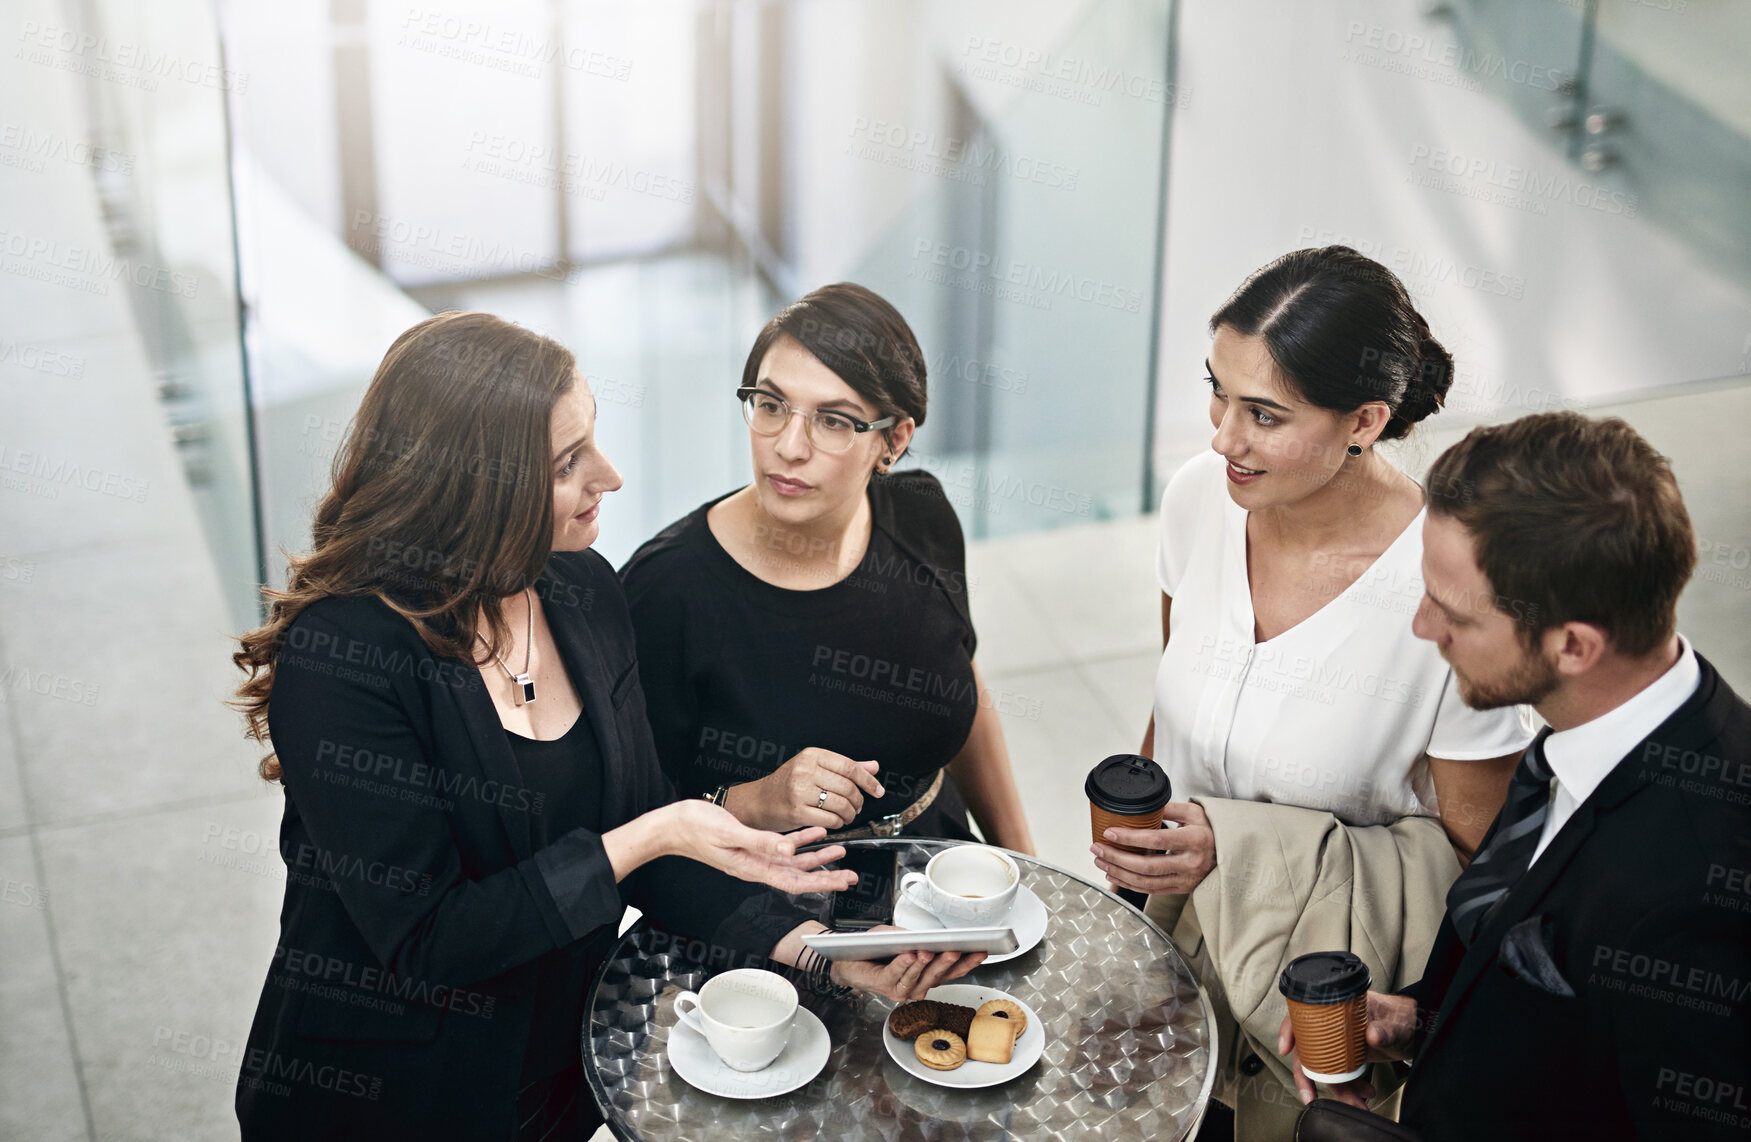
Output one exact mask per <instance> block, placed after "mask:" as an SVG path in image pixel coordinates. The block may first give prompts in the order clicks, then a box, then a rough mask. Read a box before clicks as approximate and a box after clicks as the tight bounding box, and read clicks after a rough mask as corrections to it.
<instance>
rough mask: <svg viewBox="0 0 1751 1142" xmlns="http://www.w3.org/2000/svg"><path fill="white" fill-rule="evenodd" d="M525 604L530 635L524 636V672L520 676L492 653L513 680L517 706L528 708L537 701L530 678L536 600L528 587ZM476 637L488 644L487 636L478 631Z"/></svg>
mask: <svg viewBox="0 0 1751 1142" xmlns="http://www.w3.org/2000/svg"><path fill="white" fill-rule="evenodd" d="M523 602H524V603H525V604H527V606H528V608H529V623H528V633H527V634H526V635H525V636H524V642H523V672H522V673H521V674H518V673H517V672H515V671H513V670H512V669H511V668H510V667H509V666H506V665H505V660H504V657H503V656H502V655H500V654H499V652H498V651H496V650H493V651H492V656H493V659H494V660H495V661H497V662H498V664H499V669H501V670H503V671H504V672H505V675H506V677H508V678H510V680H511V686H512V688H513V693H512V695H511V696H512V697H513V698H514V699H516V702H517V705H519V706H527V705H528V704H529V703H531V702H533V701H534V700H535V683H534V682H533V681H531V680H530V678H529V663H530V662H531V661H532V660H533V656H534V653H535V600H534V598H533V597H531V595H530V594H529V588H527V587H524V588H523ZM474 637H475V638H478V639H480V641H481V642H486V638H485V636H483V635H481V634H480V633H479V632H478V631H477V632H476V633H475V635H474ZM487 649H488V650H492V644H491V643H487Z"/></svg>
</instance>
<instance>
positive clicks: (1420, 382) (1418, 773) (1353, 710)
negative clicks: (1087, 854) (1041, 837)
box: [1095, 246, 1532, 893]
mask: <svg viewBox="0 0 1751 1142" xmlns="http://www.w3.org/2000/svg"><path fill="white" fill-rule="evenodd" d="M1210 325H1211V330H1212V333H1213V340H1212V342H1211V346H1210V356H1209V358H1208V360H1207V362H1206V365H1207V367H1208V370H1209V376H1208V377H1207V378H1206V380H1207V381H1208V382H1209V384H1210V422H1211V424H1212V425H1214V427H1215V429H1216V436H1215V438H1214V439H1213V440H1212V441H1211V448H1212V449H1213V452H1212V453H1210V454H1208V455H1204V456H1199V457H1197V458H1195V459H1193V460H1191V461H1189V462H1187V463H1186V464H1185V465H1184V466H1183V467H1182V468H1181V469H1180V470H1179V471H1178V472H1177V473H1176V474H1175V475H1174V477H1173V479H1172V480H1170V481H1169V482H1168V486H1167V489H1166V491H1165V492H1164V493H1163V495H1162V499H1161V546H1160V550H1159V553H1158V557H1157V561H1156V571H1157V575H1158V577H1159V579H1160V582H1161V591H1162V595H1161V625H1162V635H1163V638H1164V640H1165V643H1166V649H1165V651H1164V653H1163V654H1162V658H1161V666H1160V669H1159V671H1158V672H1157V675H1156V682H1155V712H1154V717H1153V719H1152V720H1151V722H1150V727H1149V733H1148V736H1146V737H1145V739H1144V743H1143V749H1142V752H1143V753H1144V754H1146V755H1151V756H1153V757H1155V759H1156V760H1157V761H1158V762H1160V763H1161V764H1162V766H1163V767H1164V768H1165V769H1166V770H1167V772H1168V775H1169V777H1170V778H1171V779H1172V781H1173V790H1174V795H1175V797H1176V800H1175V802H1174V803H1173V804H1171V805H1170V806H1169V809H1168V817H1169V819H1170V820H1172V821H1175V822H1177V823H1178V824H1179V825H1180V826H1181V827H1180V828H1179V829H1176V830H1173V831H1171V832H1169V833H1166V834H1164V835H1163V834H1157V835H1154V836H1151V835H1150V834H1143V833H1133V832H1129V831H1127V832H1126V833H1125V835H1124V836H1122V837H1117V838H1114V839H1116V840H1120V841H1122V842H1123V843H1126V844H1133V845H1140V844H1143V843H1145V842H1147V843H1148V847H1151V848H1153V849H1156V850H1158V851H1157V852H1156V853H1153V854H1150V855H1136V854H1131V853H1126V852H1123V851H1119V850H1116V849H1113V848H1110V847H1107V846H1102V845H1096V846H1095V856H1096V858H1097V859H1096V865H1097V866H1098V867H1099V868H1100V869H1101V870H1102V871H1103V872H1105V873H1106V875H1107V877H1108V879H1109V880H1110V881H1112V882H1113V883H1114V884H1115V885H1117V886H1119V887H1123V888H1131V889H1136V890H1139V891H1143V892H1171V893H1188V892H1190V891H1192V889H1193V888H1195V887H1196V886H1197V885H1198V883H1199V882H1200V881H1202V880H1203V878H1204V877H1205V875H1207V874H1208V872H1209V871H1210V869H1211V868H1212V867H1213V866H1214V865H1215V863H1216V861H1218V860H1219V859H1220V854H1218V853H1217V852H1216V851H1215V844H1214V835H1213V834H1212V832H1211V830H1210V829H1209V827H1208V820H1207V818H1206V816H1205V814H1204V812H1203V810H1202V809H1200V808H1199V807H1198V806H1197V805H1194V804H1190V803H1189V801H1188V799H1189V798H1191V797H1226V798H1239V799H1246V800H1252V801H1269V802H1280V803H1284V804H1289V805H1296V806H1301V807H1304V808H1310V809H1322V810H1325V811H1327V812H1330V813H1331V814H1333V815H1334V816H1335V817H1337V818H1338V819H1339V820H1340V821H1342V822H1344V823H1345V824H1347V825H1357V826H1362V825H1380V824H1390V823H1391V822H1393V821H1395V820H1398V819H1399V818H1402V817H1406V816H1417V815H1420V816H1436V815H1439V816H1440V818H1441V821H1442V824H1443V825H1444V826H1445V828H1446V830H1447V833H1448V836H1449V837H1450V838H1451V839H1452V841H1453V844H1454V847H1455V849H1456V850H1457V851H1458V852H1459V854H1460V857H1461V859H1462V860H1465V859H1469V857H1470V855H1471V853H1472V851H1474V850H1475V848H1476V846H1477V844H1478V842H1479V841H1480V840H1481V839H1482V838H1483V834H1484V832H1485V831H1486V830H1487V829H1488V827H1489V824H1490V821H1491V820H1492V819H1493V818H1494V817H1495V814H1496V811H1497V810H1498V809H1499V808H1500V806H1501V803H1502V799H1503V796H1504V795H1505V793H1506V790H1507V782H1508V778H1509V776H1510V775H1511V774H1512V772H1513V768H1514V766H1515V765H1516V764H1517V763H1518V761H1519V758H1520V754H1521V752H1522V751H1523V750H1524V749H1525V747H1526V745H1527V743H1528V742H1530V741H1531V740H1532V732H1531V730H1530V727H1529V726H1528V725H1526V724H1523V718H1522V715H1521V713H1520V711H1519V710H1518V708H1517V707H1516V708H1508V709H1503V710H1492V711H1474V710H1471V709H1469V708H1468V707H1466V706H1465V705H1464V703H1463V702H1461V701H1460V698H1459V693H1458V690H1457V689H1456V687H1455V684H1454V681H1453V674H1452V671H1451V670H1450V669H1449V668H1448V666H1447V663H1446V662H1445V660H1443V659H1442V658H1441V656H1440V653H1439V651H1438V650H1437V648H1436V646H1435V644H1434V643H1430V642H1424V641H1422V640H1420V639H1418V638H1416V637H1415V636H1414V635H1413V634H1412V633H1411V617H1412V615H1413V614H1415V612H1416V609H1417V604H1418V602H1419V600H1420V599H1421V597H1422V594H1423V584H1422V577H1421V574H1420V571H1419V567H1420V564H1421V559H1422V514H1423V490H1422V488H1421V487H1419V486H1418V485H1417V483H1416V482H1415V481H1414V480H1412V479H1411V478H1410V477H1409V476H1406V475H1405V474H1404V473H1403V472H1400V471H1399V470H1398V469H1397V468H1395V467H1393V465H1392V464H1391V463H1389V462H1388V461H1387V460H1386V459H1385V458H1384V457H1382V456H1380V455H1379V454H1378V453H1377V452H1376V451H1375V450H1374V447H1373V446H1374V445H1375V443H1376V442H1378V441H1382V440H1396V439H1399V438H1400V437H1403V436H1404V435H1405V434H1406V433H1408V432H1409V431H1410V430H1411V426H1412V425H1414V424H1415V423H1416V422H1417V421H1419V420H1422V419H1423V418H1424V417H1426V416H1428V415H1429V414H1430V413H1433V412H1434V411H1436V410H1437V409H1438V408H1439V407H1440V404H1441V400H1442V397H1443V396H1444V395H1445V393H1446V391H1447V388H1448V385H1449V384H1450V383H1451V381H1452V375H1453V359H1452V357H1451V356H1449V355H1448V353H1447V351H1446V350H1445V349H1443V348H1442V347H1441V344H1440V343H1439V342H1438V341H1436V340H1435V339H1434V338H1433V337H1432V336H1430V333H1429V326H1428V323H1427V321H1425V320H1424V319H1423V317H1422V316H1421V315H1420V314H1419V313H1417V311H1416V309H1415V307H1414V306H1413V305H1412V304H1411V301H1410V298H1409V296H1408V295H1407V294H1406V293H1405V291H1404V287H1403V285H1402V284H1401V283H1400V282H1399V280H1398V279H1397V278H1396V277H1395V276H1394V275H1393V274H1392V272H1391V271H1390V270H1388V269H1387V268H1386V267H1385V266H1382V265H1380V264H1379V263H1378V262H1375V261H1373V260H1372V259H1369V258H1366V257H1364V256H1363V255H1361V254H1359V253H1357V252H1356V251H1354V250H1352V249H1350V248H1348V247H1345V246H1328V247H1325V248H1323V249H1308V250H1297V251H1295V252H1293V253H1290V254H1286V255H1284V256H1283V257H1281V258H1279V259H1277V260H1276V261H1274V262H1272V263H1271V264H1270V265H1268V266H1266V267H1264V268H1263V269H1261V270H1259V271H1258V272H1257V273H1255V274H1253V275H1252V277H1250V278H1248V279H1247V281H1246V282H1245V283H1244V284H1242V286H1241V287H1240V289H1238V290H1237V291H1235V294H1234V296H1233V297H1231V298H1230V299H1229V300H1228V302H1227V303H1226V304H1225V305H1223V307H1222V308H1221V309H1220V310H1218V311H1217V313H1216V315H1215V316H1214V317H1213V318H1212V319H1211V322H1210Z"/></svg>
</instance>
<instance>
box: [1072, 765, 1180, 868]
mask: <svg viewBox="0 0 1751 1142" xmlns="http://www.w3.org/2000/svg"><path fill="white" fill-rule="evenodd" d="M1082 789H1083V792H1084V793H1087V794H1088V810H1089V815H1090V817H1091V818H1092V819H1093V823H1094V843H1095V844H1097V845H1109V846H1111V847H1113V848H1116V849H1122V850H1123V851H1125V852H1128V853H1140V852H1147V851H1149V850H1147V849H1139V848H1135V847H1133V846H1131V845H1117V844H1113V842H1112V841H1109V840H1107V839H1106V831H1107V830H1108V829H1111V828H1115V827H1117V828H1121V829H1159V828H1161V810H1162V809H1163V808H1165V807H1166V805H1167V803H1168V802H1169V801H1171V800H1173V783H1172V782H1171V781H1169V780H1168V779H1167V772H1166V771H1165V770H1163V769H1162V768H1161V766H1159V765H1156V764H1155V762H1153V761H1151V760H1150V759H1149V758H1147V757H1141V756H1139V755H1137V754H1134V753H1116V754H1114V755H1113V756H1111V757H1109V758H1107V759H1106V760H1105V761H1103V762H1101V763H1100V764H1099V765H1097V766H1095V767H1094V768H1093V769H1092V770H1090V771H1089V774H1088V780H1087V781H1086V782H1084V783H1083V787H1082Z"/></svg>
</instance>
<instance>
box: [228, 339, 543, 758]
mask: <svg viewBox="0 0 1751 1142" xmlns="http://www.w3.org/2000/svg"><path fill="white" fill-rule="evenodd" d="M576 372H577V362H576V360H575V359H574V358H573V357H572V354H571V351H570V350H568V349H566V348H565V346H563V345H561V344H559V343H558V342H556V341H553V340H550V339H549V338H546V337H543V336H541V335H540V334H537V333H532V332H530V331H529V330H527V329H524V328H522V327H521V326H517V325H513V324H511V323H510V322H508V321H505V320H503V319H502V318H498V317H494V316H493V315H491V314H489V313H471V312H452V313H440V314H438V315H437V316H435V317H429V318H427V319H426V320H424V321H421V322H420V323H418V324H417V325H414V326H413V327H412V328H410V329H408V330H407V331H406V332H404V333H403V334H401V336H399V337H397V338H396V339H395V343H394V344H393V345H391V346H390V347H389V351H388V352H387V353H385V354H384V355H383V363H382V364H381V365H379V366H378V367H377V374H376V376H374V377H373V378H372V379H371V385H370V387H369V388H368V389H367V390H366V391H365V396H364V399H363V401H361V402H360V404H359V411H358V413H357V415H355V416H354V417H353V422H352V426H351V428H350V429H349V430H348V432H347V436H346V439H345V441H344V442H343V443H342V445H341V447H340V450H339V451H338V452H337V453H336V455H335V458H334V469H333V484H332V486H331V487H330V488H329V490H328V494H327V495H326V496H324V497H323V499H322V503H321V505H320V506H319V507H318V508H317V509H316V518H315V521H314V523H313V525H312V527H311V544H310V552H309V553H308V554H306V555H290V556H288V558H289V560H290V565H289V569H288V571H287V574H286V587H285V589H284V590H274V589H272V588H263V590H262V595H263V596H264V597H265V598H266V599H267V605H268V621H267V623H266V625H264V626H261V627H258V628H256V629H255V630H252V631H250V632H248V633H247V634H244V635H242V636H241V637H239V639H238V642H240V643H241V644H242V649H240V650H238V651H237V652H236V653H235V654H233V655H232V656H231V660H232V661H233V662H235V663H236V664H237V666H238V668H239V669H240V670H242V671H243V672H244V673H245V674H247V675H248V678H247V679H246V680H245V681H244V682H243V684H242V685H241V686H239V687H238V689H237V697H236V698H235V699H234V700H233V701H232V703H231V704H232V705H233V706H234V707H236V708H237V709H239V710H241V711H242V712H243V713H244V715H245V717H246V719H247V721H248V727H247V734H248V736H249V737H251V738H253V739H254V740H255V741H257V742H260V743H262V744H264V745H270V747H271V743H270V742H269V741H268V703H269V700H270V699H271V697H272V694H273V686H274V666H275V662H276V660H277V659H278V657H279V651H280V645H281V643H282V642H283V641H284V639H285V637H286V631H287V629H288V628H289V627H290V626H291V625H292V623H293V622H294V621H295V620H296V619H297V618H298V616H299V615H300V614H301V613H303V611H304V609H305V608H306V607H308V606H310V605H311V604H312V603H316V602H319V601H321V600H322V599H326V598H329V597H331V596H339V597H345V598H361V597H364V598H375V599H380V600H382V601H383V602H384V603H385V604H387V605H388V606H389V607H391V608H393V609H394V610H395V611H396V613H398V614H400V615H401V616H402V617H403V618H405V619H407V621H408V622H410V623H412V624H413V626H414V629H415V630H417V631H418V632H419V635H420V638H421V639H422V640H423V641H424V642H425V644H426V646H427V647H428V648H430V649H431V651H432V652H433V653H434V654H437V655H440V656H444V657H450V658H460V659H463V660H465V661H468V662H472V663H474V664H475V665H477V666H478V665H480V664H482V663H484V662H486V661H488V660H489V658H490V657H491V655H493V654H494V653H496V652H497V651H498V650H499V648H500V647H502V646H504V645H506V644H507V642H508V640H509V637H510V634H509V631H508V629H507V628H506V625H505V622H504V619H503V617H502V616H501V615H500V613H499V608H498V607H496V606H493V607H483V604H484V603H485V602H486V601H488V600H497V599H500V598H503V597H505V596H507V595H513V594H515V593H517V592H518V591H520V590H522V589H523V588H524V587H525V586H527V585H529V584H531V583H533V582H534V581H535V580H536V578H538V577H539V576H540V574H541V572H542V571H543V570H544V569H545V568H546V566H547V559H548V556H549V554H550V553H551V551H552V547H553V464H552V457H551V456H550V455H549V454H548V453H549V450H550V449H551V447H552V442H551V432H552V419H553V406H554V404H555V403H556V402H557V401H558V400H559V399H560V398H561V397H562V396H564V395H565V394H566V393H568V392H570V391H571V388H572V385H573V383H574V378H575V376H576ZM483 610H484V612H485V614H486V617H487V623H488V629H489V630H490V631H491V639H490V642H489V643H483V641H482V640H481V639H479V638H477V637H476V636H475V624H476V622H477V621H478V619H479V617H480V615H481V613H482V611H483ZM258 771H259V772H260V774H261V776H262V779H263V780H266V781H278V780H280V776H281V772H280V764H279V760H278V759H277V758H276V757H275V755H274V754H272V753H269V754H268V755H267V756H266V757H264V758H262V760H261V763H260V765H259V767H258Z"/></svg>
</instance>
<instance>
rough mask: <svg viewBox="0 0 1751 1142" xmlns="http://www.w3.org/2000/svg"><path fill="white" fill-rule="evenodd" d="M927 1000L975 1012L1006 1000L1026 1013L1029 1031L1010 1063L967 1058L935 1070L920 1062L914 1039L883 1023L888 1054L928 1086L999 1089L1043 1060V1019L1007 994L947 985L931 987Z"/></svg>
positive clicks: (991, 990)
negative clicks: (945, 1069) (889, 1028)
mask: <svg viewBox="0 0 1751 1142" xmlns="http://www.w3.org/2000/svg"><path fill="white" fill-rule="evenodd" d="M927 998H929V999H940V1000H942V1001H943V1002H944V1003H958V1004H960V1005H961V1006H962V1007H971V1008H974V1009H975V1010H976V1009H978V1008H980V1007H983V1006H984V1005H985V1004H987V1003H989V1002H991V1001H992V1000H993V999H1007V1000H1009V1001H1010V1002H1011V1003H1014V1004H1016V1005H1017V1006H1018V1007H1020V1008H1021V1009H1022V1010H1023V1011H1025V1012H1027V1030H1026V1031H1023V1032H1022V1033H1021V1038H1019V1039H1017V1040H1016V1041H1015V1053H1014V1054H1012V1055H1010V1057H1009V1062H1007V1063H976V1062H974V1061H973V1060H971V1059H968V1060H967V1061H966V1062H964V1063H962V1064H961V1065H960V1066H958V1067H956V1068H955V1069H954V1070H952V1071H938V1070H933V1069H931V1068H930V1067H927V1066H925V1065H924V1064H923V1063H921V1062H919V1061H918V1050H917V1048H916V1047H915V1046H914V1045H913V1042H912V1040H910V1039H902V1038H900V1037H899V1036H898V1035H896V1034H894V1033H893V1032H892V1031H890V1030H888V1021H887V1020H886V1019H884V1020H882V1045H883V1046H884V1047H886V1048H887V1049H888V1055H889V1056H890V1057H891V1058H892V1059H893V1060H894V1062H896V1063H898V1064H899V1065H900V1069H902V1070H904V1071H905V1072H906V1073H907V1074H909V1075H913V1076H915V1077H917V1078H921V1079H923V1080H924V1081H925V1082H927V1083H935V1084H936V1085H937V1086H947V1087H960V1088H962V1089H966V1090H970V1089H973V1088H975V1087H983V1086H996V1085H997V1084H998V1083H1006V1082H1008V1081H1009V1080H1010V1079H1013V1078H1016V1077H1017V1076H1019V1075H1021V1074H1023V1073H1024V1072H1025V1071H1026V1070H1027V1069H1028V1068H1029V1067H1031V1066H1033V1065H1034V1064H1035V1063H1037V1062H1039V1061H1040V1053H1041V1052H1043V1051H1044V1050H1045V1049H1046V1029H1045V1027H1043V1026H1041V1024H1040V1017H1039V1016H1038V1015H1036V1014H1035V1013H1034V1009H1033V1008H1031V1007H1029V1006H1028V1005H1027V1004H1025V1003H1023V1002H1022V1001H1021V1000H1019V999H1017V998H1015V996H1013V995H1011V994H1009V993H1008V992H1007V991H998V990H997V989H996V988H994V987H979V986H978V985H976V984H970V983H945V984H943V985H942V986H941V987H933V988H931V989H930V994H929V996H927Z"/></svg>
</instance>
